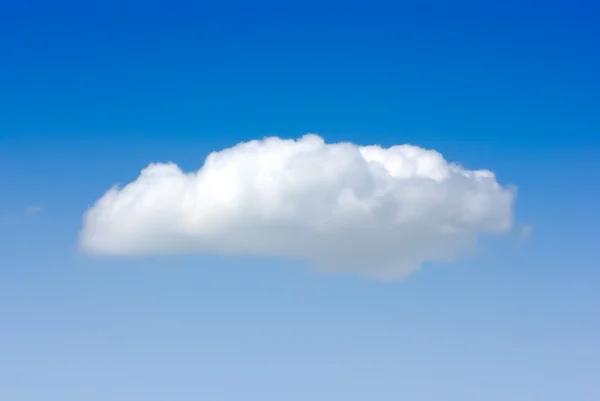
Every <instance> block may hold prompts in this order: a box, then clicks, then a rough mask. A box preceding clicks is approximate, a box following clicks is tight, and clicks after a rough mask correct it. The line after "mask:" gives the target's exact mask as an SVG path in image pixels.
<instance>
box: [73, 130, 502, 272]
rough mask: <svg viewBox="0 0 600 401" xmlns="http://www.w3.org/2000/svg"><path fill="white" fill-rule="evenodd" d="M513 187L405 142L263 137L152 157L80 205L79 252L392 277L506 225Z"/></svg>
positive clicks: (444, 257)
mask: <svg viewBox="0 0 600 401" xmlns="http://www.w3.org/2000/svg"><path fill="white" fill-rule="evenodd" d="M513 203H514V191H513V189H511V188H506V187H502V186H501V185H499V184H498V182H497V181H496V178H495V176H494V174H493V173H492V172H490V171H487V170H475V171H472V170H467V169H464V168H462V167H460V166H458V165H457V164H453V163H449V162H447V161H446V160H444V158H443V157H442V155H441V154H440V153H438V152H436V151H433V150H426V149H422V148H419V147H416V146H411V145H401V146H394V147H391V148H381V147H379V146H365V147H363V146H358V145H354V144H351V143H336V144H326V143H325V142H324V141H323V139H321V138H320V137H319V136H317V135H306V136H304V137H302V138H301V139H299V140H286V139H280V138H276V137H273V138H266V139H263V140H258V141H251V142H247V143H240V144H238V145H236V146H234V147H232V148H229V149H225V150H222V151H220V152H214V153H212V154H210V155H209V156H208V157H207V159H206V161H205V163H204V165H203V166H202V167H201V168H200V170H198V171H197V172H192V173H185V172H183V171H181V170H180V169H179V167H177V166H176V165H175V164H172V163H167V164H150V165H149V166H148V167H146V168H145V169H144V170H142V172H141V174H140V176H139V177H138V178H137V179H136V180H135V181H133V182H132V183H129V184H128V185H126V186H125V187H123V188H117V187H114V188H112V189H110V190H109V191H108V192H106V193H105V194H104V196H102V197H101V198H100V199H99V200H98V201H97V202H96V203H95V204H94V205H93V206H92V207H91V208H90V209H89V210H88V211H87V212H86V213H85V215H84V221H83V228H82V230H81V232H80V247H81V249H82V250H83V251H85V252H88V253H95V254H108V255H120V256H125V255H143V254H160V253H182V252H196V253H221V254H232V253H235V254H252V255H268V256H279V257H287V258H293V259H301V260H306V261H309V262H312V263H313V264H314V265H316V266H319V267H321V268H324V269H327V270H333V271H338V270H339V271H350V272H356V273H361V274H365V275H369V276H372V277H379V278H397V277H402V276H405V275H407V274H409V273H411V272H413V271H414V270H416V269H418V268H419V267H420V266H421V265H422V264H423V263H424V262H444V261H446V262H449V261H453V260H456V259H458V258H459V257H460V256H461V255H463V254H464V253H465V252H466V251H468V250H470V249H472V247H473V246H474V245H475V244H476V240H477V238H478V237H479V236H481V235H483V234H486V233H504V232H507V231H509V230H510V229H511V227H512V220H513Z"/></svg>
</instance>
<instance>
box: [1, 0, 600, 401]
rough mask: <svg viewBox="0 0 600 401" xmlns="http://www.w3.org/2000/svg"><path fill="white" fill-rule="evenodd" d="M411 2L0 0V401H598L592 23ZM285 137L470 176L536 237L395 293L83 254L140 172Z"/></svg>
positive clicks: (439, 269) (391, 287) (512, 5)
mask: <svg viewBox="0 0 600 401" xmlns="http://www.w3.org/2000/svg"><path fill="white" fill-rule="evenodd" d="M416 3H417V2H414V4H413V2H410V3H407V4H404V5H402V6H400V5H395V6H393V5H389V4H379V5H375V4H372V5H369V6H367V5H357V4H353V3H347V2H318V3H316V4H313V3H311V2H301V4H297V5H291V4H286V5H281V4H274V3H273V4H267V3H260V2H247V3H241V2H229V3H227V4H224V5H223V6H222V7H219V8H217V7H216V6H205V5H191V4H189V3H187V2H186V3H172V2H166V1H165V2H160V1H155V2H153V1H150V2H137V1H136V2H131V1H129V2H127V1H119V2H117V1H102V2H81V1H77V2H75V1H60V0H59V1H42V0H37V1H35V0H29V1H11V0H0V172H1V173H0V191H1V195H2V196H0V400H7V401H9V400H10V401H88V400H89V401H109V400H110V401H155V400H156V401H158V400H177V401H188V400H189V401H192V400H193V401H197V400H211V401H217V400H228V401H231V400H261V401H262V400H264V401H280V400H284V401H300V400H302V401H304V400H306V401H321V400H322V401H336V400H340V401H341V400H344V401H354V400H357V401H358V400H361V401H362V400H394V401H396V400H403V399H406V400H411V401H434V400H435V401H438V400H448V401H455V400H456V401H469V400H473V401H480V400H489V401H496V400H498V401H500V400H502V401H504V400H511V401H521V400H523V401H526V400H527V401H533V400H543V401H564V400H577V401H594V400H598V399H600V385H599V384H598V382H597V379H598V377H600V341H599V340H598V339H599V338H600V318H599V314H598V306H600V295H599V294H600V292H599V289H600V287H599V285H600V272H599V271H598V267H599V265H600V247H599V246H598V244H599V240H598V238H600V228H599V225H600V218H599V213H598V206H597V199H598V196H599V195H600V193H599V192H600V189H599V188H600V180H599V178H598V177H599V174H600V163H599V162H598V160H600V159H599V156H600V136H599V135H598V134H599V133H600V76H599V75H598V71H600V46H598V43H599V41H600V25H599V24H598V20H599V19H600V8H599V7H598V6H597V5H594V4H592V2H589V3H583V2H577V1H569V2H557V1H547V2H544V3H541V2H540V3H539V4H535V5H534V4H533V3H528V2H512V1H503V2H470V3H468V4H467V3H460V4H458V3H457V4H446V2H443V3H442V2H431V1H430V2H420V3H421V5H418V6H417V5H415V4H416ZM425 3H426V4H425ZM484 3H485V5H484ZM365 4H366V3H365ZM305 132H316V133H319V134H321V135H323V136H324V138H325V139H326V140H327V141H338V140H346V141H352V142H355V143H358V144H373V143H379V144H382V145H392V144H399V143H406V142H409V143H413V144H416V145H420V146H425V147H431V148H435V149H437V150H439V151H441V152H442V153H443V154H444V155H445V156H446V157H447V158H448V159H449V160H452V161H458V162H461V163H462V164H464V165H466V166H467V167H470V168H489V169H491V170H493V171H495V172H496V173H497V175H498V179H499V180H500V181H501V182H502V183H503V184H514V185H516V186H518V188H519V196H518V200H517V208H516V211H517V222H518V223H519V224H532V225H533V227H534V233H533V237H532V238H531V240H530V241H529V242H527V243H526V244H522V245H520V246H519V244H518V239H517V237H516V235H512V236H508V237H506V238H500V239H494V240H489V241H484V243H482V245H481V246H480V247H479V249H478V252H477V254H476V255H474V256H473V257H471V258H468V259H466V260H464V261H462V262H460V263H456V264H453V265H444V266H430V267H427V268H425V269H423V270H422V271H420V272H419V273H417V274H415V275H413V276H411V277H410V278H409V279H408V280H406V281H403V282H398V283H381V282H377V281H372V280H368V279H364V278H360V277H350V276H323V275H319V274H315V273H314V272H312V271H311V269H310V268H309V267H308V266H306V265H303V264H300V263H290V262H286V261H279V260H262V259H256V258H253V259H248V258H215V257H202V256H198V257H163V258H148V259H143V260H135V261H132V260H117V261H115V260H94V259H89V258H86V257H84V256H82V255H80V254H78V252H77V232H78V230H79V229H80V227H81V217H82V214H83V212H84V211H85V210H86V208H87V207H88V206H89V205H90V204H91V203H92V202H93V201H94V200H95V199H97V198H98V197H99V196H100V195H102V193H103V192H104V191H105V190H107V189H108V188H109V187H110V186H111V185H113V184H115V183H126V182H128V181H130V180H132V179H134V178H135V177H136V175H137V174H138V173H139V171H140V169H141V168H143V167H145V166H146V165H147V164H148V163H149V162H151V161H170V160H171V161H175V162H177V163H178V164H179V165H180V166H182V167H183V168H185V169H189V170H192V169H194V170H195V169H197V168H199V167H200V166H201V164H202V162H203V159H204V157H205V156H206V155H207V154H208V153H209V152H211V151H213V150H219V149H222V148H224V147H229V146H232V145H234V144H235V143H237V142H239V141H245V140H250V139H254V138H260V137H263V136H265V135H272V134H275V135H280V136H285V137H298V136H300V135H302V134H303V133H305ZM30 206H40V207H42V209H43V210H42V212H41V213H37V214H28V213H27V208H28V207H30Z"/></svg>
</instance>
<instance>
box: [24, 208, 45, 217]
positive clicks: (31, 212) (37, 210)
mask: <svg viewBox="0 0 600 401" xmlns="http://www.w3.org/2000/svg"><path fill="white" fill-rule="evenodd" d="M40 213H42V207H41V206H29V207H28V208H27V214H28V215H30V216H33V215H36V214H40Z"/></svg>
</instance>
